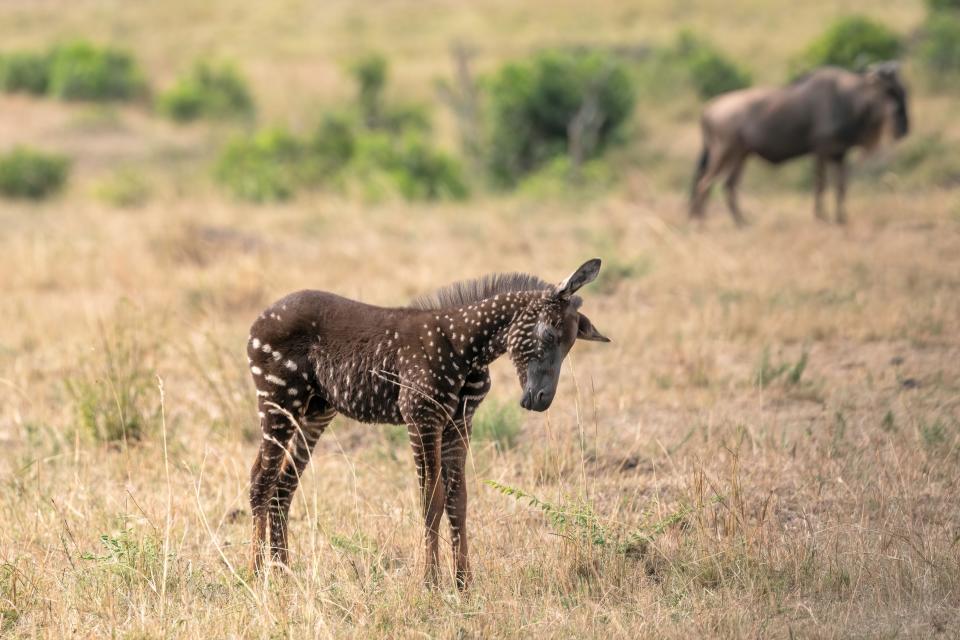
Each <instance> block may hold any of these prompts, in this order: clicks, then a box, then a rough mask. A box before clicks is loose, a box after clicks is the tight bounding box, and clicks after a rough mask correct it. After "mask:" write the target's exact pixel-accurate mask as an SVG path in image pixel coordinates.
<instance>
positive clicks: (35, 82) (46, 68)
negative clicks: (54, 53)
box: [0, 51, 50, 95]
mask: <svg viewBox="0 0 960 640" xmlns="http://www.w3.org/2000/svg"><path fill="white" fill-rule="evenodd" d="M49 83H50V56H49V55H47V54H44V53H35V52H30V51H20V52H13V53H8V54H5V55H3V56H2V57H0V90H3V91H6V92H8V93H14V92H23V93H30V94H33V95H43V94H44V93H46V92H47V86H48V85H49Z"/></svg>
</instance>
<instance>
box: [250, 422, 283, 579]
mask: <svg viewBox="0 0 960 640" xmlns="http://www.w3.org/2000/svg"><path fill="white" fill-rule="evenodd" d="M261 414H262V415H263V416H264V417H263V418H261V428H262V431H263V439H262V440H261V441H260V451H258V452H257V459H256V460H255V461H254V463H253V468H252V469H251V470H250V511H251V512H252V513H253V570H254V571H255V572H259V571H260V570H261V569H262V568H263V561H264V554H265V551H266V550H265V545H266V534H267V518H268V513H269V509H270V504H269V503H270V501H271V499H272V498H273V497H274V495H275V493H276V487H277V479H278V477H279V474H280V466H281V464H282V463H283V458H284V455H285V453H284V450H285V447H286V444H287V442H288V441H289V440H290V435H291V433H292V428H291V425H290V423H289V421H288V420H287V418H286V417H285V416H279V415H275V414H273V413H267V412H266V411H265V410H264V407H263V403H261Z"/></svg>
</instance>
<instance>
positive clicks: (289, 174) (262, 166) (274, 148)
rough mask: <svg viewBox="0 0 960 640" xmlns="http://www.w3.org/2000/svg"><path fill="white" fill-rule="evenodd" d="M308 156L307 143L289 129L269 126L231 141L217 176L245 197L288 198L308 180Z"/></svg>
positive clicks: (229, 188)
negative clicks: (306, 166)
mask: <svg viewBox="0 0 960 640" xmlns="http://www.w3.org/2000/svg"><path fill="white" fill-rule="evenodd" d="M304 158H305V149H304V145H303V144H302V143H301V142H300V140H298V139H297V138H296V137H294V136H293V135H292V134H290V133H289V132H288V131H286V130H285V129H281V128H273V129H265V130H263V131H260V132H259V133H256V134H254V135H252V136H244V137H240V138H236V139H234V140H233V141H232V142H230V143H229V144H228V145H227V146H226V148H225V149H224V150H223V152H222V153H221V154H220V158H219V159H218V161H217V165H216V168H215V169H214V177H215V178H216V179H217V181H219V182H220V183H221V184H222V185H224V186H225V187H226V188H227V189H228V190H229V191H230V192H231V193H232V194H233V195H234V196H235V197H237V198H240V199H241V200H249V201H252V202H270V201H280V200H287V199H289V198H290V197H292V196H293V195H294V193H295V192H296V190H297V188H298V187H299V186H301V185H302V183H303V181H304V178H303V172H304V167H303V165H302V161H303V160H304Z"/></svg>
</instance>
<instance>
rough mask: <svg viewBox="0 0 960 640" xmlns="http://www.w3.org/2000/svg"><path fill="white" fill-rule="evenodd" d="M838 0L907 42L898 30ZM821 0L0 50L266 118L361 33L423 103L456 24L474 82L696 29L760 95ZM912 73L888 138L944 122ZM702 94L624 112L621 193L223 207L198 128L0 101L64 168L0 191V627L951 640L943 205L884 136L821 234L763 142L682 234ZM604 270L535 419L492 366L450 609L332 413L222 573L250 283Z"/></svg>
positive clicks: (402, 289)
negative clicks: (300, 466)
mask: <svg viewBox="0 0 960 640" xmlns="http://www.w3.org/2000/svg"><path fill="white" fill-rule="evenodd" d="M853 4H858V5H863V7H862V8H867V9H870V10H871V12H872V14H873V15H876V16H878V17H881V18H883V19H884V20H885V21H886V22H887V23H889V24H892V25H895V26H897V27H898V28H901V29H903V30H907V29H909V28H910V25H913V24H915V23H916V22H917V21H919V19H920V16H921V13H922V7H921V6H920V5H919V3H910V2H885V3H866V2H861V3H853ZM835 11H836V7H834V5H833V4H831V3H802V4H800V5H796V4H794V3H788V2H783V3H778V5H777V6H776V7H774V6H772V5H771V3H754V2H749V1H746V0H738V1H737V2H734V3H732V6H731V3H702V2H695V3H683V4H682V5H675V3H667V2H659V1H658V2H640V3H627V2H611V3H604V4H600V5H596V6H592V7H590V8H585V7H583V6H581V5H580V3H574V2H565V3H555V2H534V3H524V5H523V6H522V8H521V7H520V5H515V4H514V3H503V2H495V1H485V2H482V3H476V4H473V5H470V6H462V5H460V4H459V3H452V2H441V1H438V2H430V3H405V2H386V3H376V4H371V5H369V6H366V7H357V6H353V4H352V3H322V4H315V5H307V4H306V3H302V2H283V3H262V4H258V5H256V6H253V5H251V6H245V7H241V6H234V5H232V4H231V3H227V2H213V3H206V4H204V5H203V7H202V8H201V7H200V6H199V5H196V6H195V5H194V3H186V2H168V3H154V4H149V5H147V4H144V5H141V4H136V5H135V4H133V3H122V2H74V3H70V4H69V5H68V4H65V3H59V2H30V3H27V2H12V3H5V4H4V6H3V7H2V13H0V16H2V18H0V34H2V37H3V41H4V43H5V44H9V45H11V46H13V45H31V44H42V43H46V42H48V41H49V40H50V39H53V38H57V37H64V36H67V35H73V34H78V33H79V34H83V35H85V36H87V37H91V38H97V37H100V38H106V39H112V40H113V41H118V42H120V43H123V44H126V45H128V46H129V47H131V48H132V49H133V50H134V51H135V52H136V53H137V54H138V55H139V56H140V57H141V58H142V60H143V62H144V66H145V68H147V69H148V70H149V71H150V72H151V74H155V75H156V77H157V78H159V79H160V80H159V81H161V82H162V81H163V79H165V78H169V77H171V76H172V74H173V73H174V72H175V70H176V69H179V68H181V67H182V66H183V65H185V64H188V62H189V60H190V59H192V57H193V56H195V55H198V54H209V53H216V54H219V55H225V56H230V57H233V58H234V59H236V60H238V61H239V62H240V63H241V64H242V65H243V67H244V69H245V70H247V71H248V72H249V75H250V77H251V79H252V83H253V86H254V88H255V89H256V91H257V97H258V100H260V102H261V108H262V113H261V118H263V119H265V120H266V121H270V120H279V119H283V120H284V121H288V122H293V123H294V124H295V123H297V122H309V119H310V114H311V110H312V109H314V108H315V107H316V105H318V104H320V105H322V104H324V102H325V101H326V100H328V99H333V98H331V96H334V97H342V96H344V95H346V94H347V93H348V91H349V88H348V87H347V86H346V85H345V84H343V82H342V80H341V77H340V76H341V73H340V69H341V68H342V63H343V61H344V60H345V59H348V58H349V56H350V55H352V54H354V53H355V52H357V51H362V50H364V48H368V47H372V46H375V47H377V48H378V49H379V50H382V51H386V52H388V53H389V54H390V59H391V63H392V64H393V69H394V71H395V73H394V75H395V77H396V78H397V82H396V83H395V85H394V87H395V90H396V91H398V92H401V93H403V94H404V95H409V96H412V97H417V96H429V94H430V91H431V83H432V81H433V78H434V77H436V76H437V75H443V74H447V73H449V61H448V60H447V58H446V53H445V52H446V48H447V46H448V44H449V43H450V42H451V40H452V39H454V38H462V39H469V40H470V41H471V42H474V43H476V44H477V45H478V46H479V48H480V51H481V56H480V58H479V59H478V64H480V65H481V67H482V66H483V65H488V64H491V63H492V62H494V61H496V60H499V59H501V58H504V57H509V56H511V55H520V54H523V53H525V52H527V51H529V50H531V49H533V48H535V47H538V46H543V45H552V44H558V43H584V42H586V43H591V44H595V43H625V42H641V41H643V40H644V39H657V38H661V39H663V38H668V37H670V35H671V34H672V33H673V32H674V30H675V29H676V28H677V26H678V25H682V24H692V25H693V26H695V27H700V28H701V29H703V30H705V31H706V33H708V34H709V35H710V36H711V37H713V38H714V39H715V40H716V42H717V43H718V44H720V45H721V46H723V47H724V48H725V50H727V51H729V52H731V53H733V54H736V55H738V56H739V57H740V58H741V59H745V60H747V61H748V62H749V61H754V64H753V66H752V67H751V69H752V70H753V71H754V72H755V74H756V75H757V77H758V79H759V80H761V81H779V80H780V79H781V78H782V74H783V69H784V68H785V66H784V61H785V60H787V58H788V57H789V56H790V55H792V54H793V53H795V52H796V51H797V49H799V48H800V47H802V45H803V43H805V42H807V41H808V40H809V39H810V37H812V36H813V35H815V34H816V33H818V32H819V31H820V29H821V28H822V25H823V23H824V22H825V21H826V20H828V19H829V18H830V17H832V16H833V15H835ZM767 60H769V61H771V62H770V63H769V64H764V65H763V66H761V62H760V61H767ZM916 93H917V95H916V98H915V101H914V103H913V109H914V116H915V117H914V131H913V132H912V134H911V140H917V139H919V140H924V139H927V140H930V139H936V140H946V141H948V144H956V141H957V140H958V138H960V129H958V126H957V124H956V122H954V121H951V117H950V115H949V113H950V105H951V103H953V104H954V105H955V98H951V97H944V96H937V95H934V94H931V93H926V92H924V91H923V90H922V87H921V88H920V90H918V91H917V92H916ZM696 112H697V105H696V101H695V100H694V99H693V98H692V97H690V98H689V99H684V100H680V101H679V102H677V103H676V104H669V105H666V106H665V105H663V104H652V103H647V102H644V100H643V97H642V96H641V100H640V104H639V106H638V111H637V118H636V121H637V125H636V127H637V136H638V142H636V144H633V145H632V146H631V147H630V148H628V149H627V150H626V151H621V152H620V153H621V154H622V158H623V163H624V165H625V166H626V170H625V176H626V177H625V178H624V179H623V180H622V182H621V183H620V184H619V185H618V186H617V187H615V188H612V189H609V190H607V191H604V192H602V193H599V194H595V193H591V194H589V195H583V196H582V197H575V196H570V197H567V196H568V195H569V194H567V195H564V196H561V197H555V196H551V195H550V194H538V195H537V196H536V197H533V196H531V195H529V194H526V195H523V194H521V195H514V196H491V195H483V194H479V195H478V196H477V197H475V198H474V199H473V200H471V201H469V202H466V203H458V204H435V205H416V204H403V203H396V202H384V203H375V204H369V203H366V204H365V203H363V202H356V201H352V200H350V199H348V198H346V197H340V196H330V195H328V194H307V195H304V196H302V197H300V198H298V199H297V200H295V201H293V202H291V203H287V204H281V205H266V206H252V205H243V204H238V203H236V202H234V201H231V200H230V199H229V198H227V197H225V196H223V195H222V194H220V193H219V192H217V191H216V190H215V189H213V188H212V187H211V186H210V185H209V181H208V179H207V178H206V173H205V171H206V169H205V167H206V166H207V163H208V162H209V158H210V153H211V151H210V146H211V144H212V142H211V141H214V140H217V139H219V138H220V137H222V133H221V132H219V131H217V130H216V129H208V128H205V127H204V126H202V125H195V126H191V127H187V128H177V127H175V126H174V125H171V124H167V123H164V122H161V121H158V120H156V119H154V118H152V117H150V116H149V115H148V114H145V113H144V112H143V111H142V110H140V109H137V108H120V107H111V108H103V107H96V108H93V107H82V106H64V105H62V104H58V103H54V102H50V101H35V100H29V99H26V98H16V97H15V98H11V97H4V98H0V136H2V139H3V140H4V143H5V144H6V143H8V142H9V143H13V142H30V143H31V144H37V145H41V146H44V145H45V146H47V147H51V148H55V149H60V150H64V151H67V152H69V153H71V155H72V157H73V158H74V179H73V182H72V184H71V188H70V190H69V191H68V192H67V193H66V194H64V195H63V196H61V197H59V198H58V199H55V200H51V201H49V202H47V203H44V204H39V205H35V204H17V203H10V202H4V203H3V204H2V206H0V228H2V229H3V233H2V235H0V286H2V294H3V302H2V312H3V313H2V323H0V386H2V388H3V397H4V401H3V403H2V405H0V443H2V451H3V452H2V454H0V474H2V475H0V480H2V484H0V513H2V518H3V527H2V529H0V554H2V557H0V561H2V565H0V633H2V634H3V635H10V636H18V637H64V636H113V637H136V638H147V637H151V638H152V637H241V636H243V637H260V636H271V637H273V636H276V637H305V636H313V635H315V636H321V637H326V636H337V637H339V636H343V637H354V636H360V637H388V636H401V637H412V636H422V635H426V636H431V637H476V638H481V637H507V636H521V637H574V636H586V637H601V636H602V637H654V636H656V637H667V638H670V637H677V638H689V637H891V638H892V637H919V638H926V637H933V636H937V635H938V634H939V635H940V636H942V637H956V636H957V635H960V614H958V606H960V548H958V541H960V506H958V500H957V495H958V481H960V467H958V462H960V382H958V381H960V274H958V271H957V266H958V264H960V262H958V259H960V195H958V194H957V193H956V192H955V191H951V190H950V189H949V188H945V187H938V186H932V185H929V184H925V183H923V182H922V181H920V180H918V179H916V178H915V177H914V176H901V175H898V174H896V173H894V172H889V171H885V170H883V165H882V160H883V156H882V157H881V160H880V161H878V160H876V159H874V160H871V161H869V162H873V163H874V164H873V165H869V163H868V167H867V169H863V168H861V169H860V170H858V171H857V172H855V174H854V177H853V184H852V189H851V195H850V201H849V210H850V214H851V223H850V225H849V226H848V227H846V228H838V227H835V226H828V225H824V224H818V223H815V222H814V220H813V216H812V207H811V202H810V196H809V194H808V193H807V192H806V190H805V189H804V188H803V184H804V183H805V182H806V180H805V179H804V177H803V176H804V175H806V174H805V173H804V169H803V167H792V168H788V169H787V170H786V171H785V172H781V173H779V174H774V173H773V172H770V171H767V170H764V169H762V168H760V167H758V166H756V165H752V166H751V167H750V168H749V169H748V173H749V175H748V179H747V184H746V185H745V187H744V201H745V208H746V209H747V211H748V214H749V215H750V216H751V218H752V220H753V224H752V225H751V226H750V227H749V228H747V229H746V230H742V231H741V230H736V229H734V228H733V225H732V224H731V223H730V221H729V219H728V217H727V216H726V214H725V213H724V212H722V209H721V207H720V203H719V201H718V199H715V200H714V201H713V203H712V206H711V210H710V212H711V217H710V219H709V221H708V224H707V226H706V228H705V229H698V228H694V227H691V226H689V225H688V224H686V221H685V219H684V193H683V191H684V188H685V183H686V180H687V177H688V175H689V172H690V170H691V169H692V164H693V159H694V157H695V155H696V151H697V144H698V141H697V131H696V126H695V119H696ZM451 137H452V136H451ZM950 141H953V142H952V143H951V142H950ZM904 144H907V143H906V142H905V143H904ZM914 144H916V143H914ZM885 153H894V154H895V153H897V152H896V151H894V152H885ZM878 162H880V165H879V166H880V168H879V169H878V168H877V166H878V165H877V163H878ZM130 166H133V167H136V168H137V169H138V171H140V172H141V173H142V174H143V175H144V176H147V177H148V178H149V180H150V182H151V185H152V187H151V196H150V198H149V199H148V201H147V202H146V203H145V204H143V206H141V207H139V208H136V209H132V210H130V209H122V208H117V207H114V206H110V205H107V204H104V203H103V202H102V201H101V200H100V199H99V198H98V197H97V195H96V194H97V193H98V190H99V189H100V187H101V185H102V184H103V181H104V180H107V179H109V178H110V176H111V175H113V174H114V173H115V172H117V171H118V170H120V169H121V168H123V167H130ZM862 166H863V165H861V167H862ZM870 166H873V169H870ZM595 255H597V256H600V257H602V258H604V260H605V267H604V270H605V272H604V274H603V276H602V278H601V280H600V281H598V282H597V283H595V284H593V285H590V286H589V287H588V288H586V289H584V291H583V294H584V297H585V306H584V311H585V312H586V313H587V314H588V315H590V317H591V318H592V319H593V321H594V323H595V324H596V325H597V327H598V328H599V329H600V330H601V331H602V332H604V333H605V334H607V335H609V336H611V337H612V338H613V342H612V343H611V344H608V345H604V344H591V343H588V344H581V345H578V346H577V347H576V348H575V349H574V351H573V352H572V353H571V356H570V358H569V359H568V361H567V364H566V366H565V369H564V373H563V375H562V378H561V386H560V389H559V392H558V397H557V400H556V401H555V402H554V404H553V407H552V408H551V409H550V411H549V412H548V413H546V414H536V415H534V414H522V413H520V412H519V409H514V408H513V407H514V406H515V405H516V404H517V402H518V400H519V394H518V386H517V383H516V380H515V376H514V374H513V372H512V370H511V368H510V366H509V365H508V363H506V362H500V363H497V365H496V366H495V367H494V390H493V392H492V394H491V398H490V399H489V400H488V403H487V404H488V406H486V407H485V408H484V410H482V412H481V415H480V416H479V417H478V427H477V428H478V431H480V433H478V434H477V438H476V439H475V442H474V446H473V450H472V451H473V453H472V457H471V460H470V463H469V482H470V484H469V486H470V520H469V522H470V531H471V552H472V557H473V563H474V568H475V572H476V579H475V582H474V584H473V587H472V589H471V590H470V591H469V592H468V593H467V594H465V595H459V594H457V593H456V591H455V590H454V589H453V587H452V580H451V578H450V576H449V573H448V574H447V575H446V577H445V580H444V586H443V587H442V588H441V589H439V590H436V591H430V590H426V589H424V588H423V587H422V586H421V566H422V559H423V558H422V551H421V535H422V526H421V519H420V517H419V515H418V498H417V492H416V479H415V472H414V468H413V463H412V458H411V455H410V453H409V447H408V445H407V444H406V443H405V436H404V435H403V432H402V430H400V429H397V428H392V427H376V426H369V425H360V424H356V423H352V422H350V421H349V420H345V419H343V418H338V419H337V420H336V421H335V422H334V424H333V426H332V428H331V429H330V430H328V431H327V433H326V434H325V435H324V437H323V438H322V439H321V441H320V444H319V446H318V448H317V451H316V453H315V455H314V458H313V462H312V464H311V466H310V468H309V469H308V471H307V473H306V475H305V478H304V482H303V484H302V487H301V490H300V492H298V494H297V496H296V499H295V503H294V507H293V513H292V525H291V530H292V533H291V535H292V543H293V562H292V566H291V567H290V572H289V573H288V574H283V573H278V572H275V573H273V574H271V575H270V576H269V577H268V578H267V579H258V578H255V577H254V576H252V575H251V574H250V573H249V572H248V570H247V568H246V565H247V563H248V560H249V557H250V547H249V537H250V531H249V511H248V508H247V504H246V494H247V488H248V470H249V466H250V464H251V463H252V460H253V457H254V452H255V449H256V446H257V439H258V437H259V435H258V427H257V424H256V415H255V409H254V397H253V387H252V385H251V384H250V382H249V380H248V372H247V367H246V362H245V360H244V352H243V347H244V343H245V340H246V336H247V328H248V326H249V324H250V322H251V321H252V319H253V318H254V317H255V316H256V315H257V314H258V313H259V311H260V310H261V309H262V307H263V306H265V305H266V304H267V303H269V302H270V301H271V300H273V299H275V298H277V297H279V296H280V295H282V294H284V293H286V292H288V291H292V290H295V289H297V288H303V287H311V288H320V289H328V290H333V291H336V292H339V293H341V294H343V295H347V296H351V297H355V298H360V299H363V300H366V301H370V302H375V303H380V304H388V305H389V304H403V303H404V302H405V301H406V300H408V299H409V298H410V297H411V296H412V295H414V294H416V293H419V292H423V291H425V290H429V289H432V288H434V287H436V286H439V285H442V284H444V283H447V282H450V281H452V280H456V279H459V278H466V277H472V276H476V275H479V274H482V273H486V272H490V271H506V270H524V271H531V272H534V273H536V274H538V275H541V276H543V277H545V278H547V279H553V280H560V279H561V278H563V277H564V276H566V275H567V274H568V273H569V272H570V271H571V270H572V269H573V268H574V267H576V266H577V265H579V264H580V263H581V262H582V261H583V260H584V259H586V258H589V257H593V256H595ZM160 381H162V393H161V384H160ZM117 407H137V408H138V411H139V413H138V415H137V416H136V420H134V421H133V422H132V424H138V425H140V426H142V428H143V430H144V437H143V439H142V440H141V441H139V442H135V441H132V440H131V439H127V440H126V441H124V440H121V441H120V442H119V443H118V444H113V445H110V444H103V443H100V442H98V441H96V439H95V438H92V437H91V436H90V429H89V428H84V426H83V425H85V424H86V425H87V427H89V426H90V425H96V424H99V423H98V421H97V420H98V418H97V415H95V414H96V412H98V411H99V412H104V413H109V412H111V411H116V410H117ZM161 409H162V411H161ZM101 417H102V416H101ZM138 421H139V422H138ZM487 481H493V482H495V483H499V484H500V485H501V486H504V487H510V488H513V489H518V490H521V491H523V492H526V493H527V494H531V495H533V496H536V497H537V498H538V499H539V500H540V501H541V503H540V504H539V505H536V504H535V505H533V506H531V505H530V504H529V502H530V500H529V499H522V500H519V501H518V500H516V499H515V498H514V497H511V496H508V495H504V493H503V492H502V491H499V490H497V489H496V488H495V487H493V486H491V484H489V483H488V482H487ZM504 491H506V490H504ZM444 534H446V532H444ZM443 551H444V557H445V560H448V559H449V553H448V550H447V549H446V546H445V547H444V549H443Z"/></svg>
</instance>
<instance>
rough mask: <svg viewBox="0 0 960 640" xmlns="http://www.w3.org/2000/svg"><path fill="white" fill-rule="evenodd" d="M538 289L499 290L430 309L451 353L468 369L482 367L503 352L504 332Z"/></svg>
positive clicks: (535, 295) (505, 349) (504, 349)
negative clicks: (452, 305)
mask: <svg viewBox="0 0 960 640" xmlns="http://www.w3.org/2000/svg"><path fill="white" fill-rule="evenodd" d="M542 295H543V293H542V292H540V291H512V292H509V293H499V294H496V295H494V296H491V297H490V298H486V299H484V300H478V301H477V302H474V303H471V304H468V305H464V306H462V307H456V308H452V309H438V310H435V311H433V312H431V313H432V314H433V321H434V323H435V324H436V326H437V329H438V330H439V333H440V335H442V336H443V337H445V338H446V339H447V340H448V341H449V343H450V345H451V346H452V347H453V350H454V356H455V357H457V359H459V360H461V361H462V362H464V363H465V364H467V365H468V366H470V367H472V368H477V367H485V366H487V365H489V364H490V363H491V362H493V361H494V360H496V359H497V358H499V357H500V356H502V355H503V354H504V353H506V351H507V333H508V332H509V331H510V327H511V325H512V324H513V323H514V322H515V321H516V319H517V317H518V316H520V314H521V313H522V312H523V310H524V309H526V308H527V306H528V305H529V304H530V302H531V301H532V300H533V299H535V298H539V297H541V296H542Z"/></svg>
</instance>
